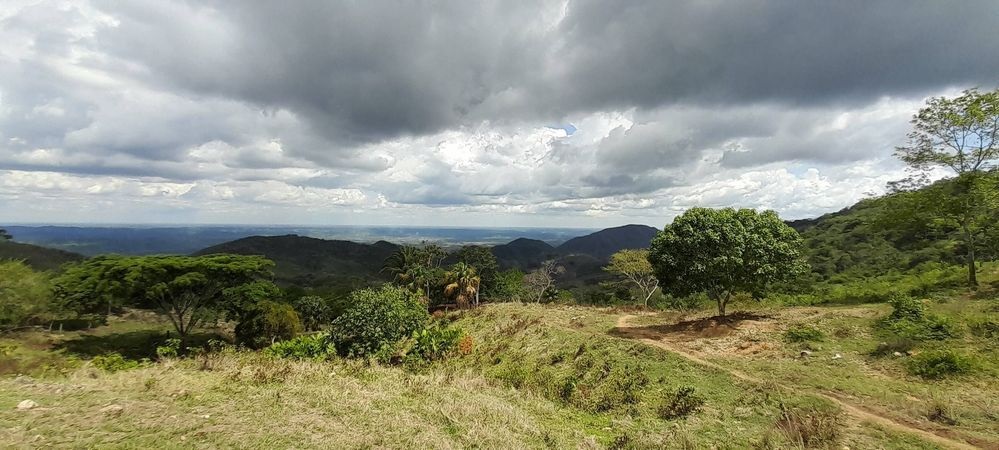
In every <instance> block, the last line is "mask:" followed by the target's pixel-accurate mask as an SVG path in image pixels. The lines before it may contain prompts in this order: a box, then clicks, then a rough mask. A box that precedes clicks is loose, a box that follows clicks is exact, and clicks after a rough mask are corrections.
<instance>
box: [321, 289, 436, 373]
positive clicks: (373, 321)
mask: <svg viewBox="0 0 999 450" xmlns="http://www.w3.org/2000/svg"><path fill="white" fill-rule="evenodd" d="M351 300H352V302H351V306H350V307H349V309H347V311H346V312H344V314H343V315H342V316H340V317H337V318H336V319H335V320H334V321H333V323H332V325H331V326H330V336H331V338H332V339H333V342H335V343H336V348H337V351H338V352H339V353H340V354H341V355H344V356H367V355H371V354H374V353H375V352H377V351H378V350H379V349H381V348H382V347H384V346H387V345H391V344H394V343H396V342H398V341H399V340H401V339H402V338H405V337H408V336H410V335H412V334H413V333H414V332H415V331H417V330H421V329H423V328H424V327H425V326H426V324H427V322H429V321H430V314H428V313H427V308H426V307H425V306H424V305H423V303H422V302H421V301H420V295H419V294H416V293H413V292H410V291H408V290H406V289H403V288H400V287H396V286H391V285H386V286H383V287H382V288H381V289H377V290H376V289H362V290H360V291H355V292H354V293H352V294H351Z"/></svg>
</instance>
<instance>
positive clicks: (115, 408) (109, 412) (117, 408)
mask: <svg viewBox="0 0 999 450" xmlns="http://www.w3.org/2000/svg"><path fill="white" fill-rule="evenodd" d="M124 410H125V408H124V407H122V406H121V405H107V406H105V407H103V408H101V412H102V413H104V415H106V416H111V417H118V416H120V415H121V413H122V411H124Z"/></svg>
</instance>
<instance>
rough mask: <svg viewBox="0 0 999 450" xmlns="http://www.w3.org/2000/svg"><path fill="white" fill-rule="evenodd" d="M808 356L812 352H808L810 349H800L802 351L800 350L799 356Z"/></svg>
mask: <svg viewBox="0 0 999 450" xmlns="http://www.w3.org/2000/svg"><path fill="white" fill-rule="evenodd" d="M809 356H812V352H810V351H808V350H802V351H801V357H802V358H807V357H809Z"/></svg>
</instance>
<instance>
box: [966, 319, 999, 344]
mask: <svg viewBox="0 0 999 450" xmlns="http://www.w3.org/2000/svg"><path fill="white" fill-rule="evenodd" d="M968 329H969V330H971V334H973V335H975V336H978V337H980V338H985V339H996V340H999V318H994V317H983V318H980V319H973V320H970V321H968Z"/></svg>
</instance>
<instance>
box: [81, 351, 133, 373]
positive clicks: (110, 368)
mask: <svg viewBox="0 0 999 450" xmlns="http://www.w3.org/2000/svg"><path fill="white" fill-rule="evenodd" d="M90 364H91V365H93V366H94V367H96V368H98V369H101V370H103V371H105V372H117V371H119V370H129V369H135V368H137V367H139V366H141V365H142V363H141V362H139V361H132V360H128V359H125V357H123V356H121V354H120V353H117V352H115V353H108V354H105V355H98V356H95V357H94V359H91V360H90Z"/></svg>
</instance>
